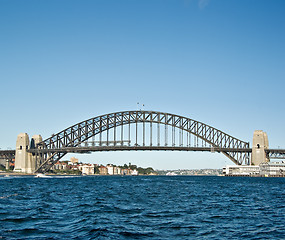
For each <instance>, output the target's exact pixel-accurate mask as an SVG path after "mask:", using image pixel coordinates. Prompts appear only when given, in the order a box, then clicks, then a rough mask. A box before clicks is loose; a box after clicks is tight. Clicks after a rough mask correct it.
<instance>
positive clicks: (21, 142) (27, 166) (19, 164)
mask: <svg viewBox="0 0 285 240" xmlns="http://www.w3.org/2000/svg"><path fill="white" fill-rule="evenodd" d="M41 141H42V137H41V135H34V136H33V137H32V139H31V143H30V142H29V135H28V134H27V133H20V134H19V135H18V138H17V142H16V155H15V169H14V171H15V172H22V173H34V172H35V170H36V160H37V156H36V155H33V154H32V153H28V151H27V150H28V149H30V148H35V146H36V144H38V143H39V142H41Z"/></svg>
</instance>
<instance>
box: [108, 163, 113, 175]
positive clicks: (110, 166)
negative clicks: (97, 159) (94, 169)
mask: <svg viewBox="0 0 285 240" xmlns="http://www.w3.org/2000/svg"><path fill="white" fill-rule="evenodd" d="M106 167H107V169H108V174H109V175H114V166H113V165H110V164H108V165H107V166H106Z"/></svg>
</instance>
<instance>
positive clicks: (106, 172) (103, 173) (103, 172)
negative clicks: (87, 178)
mask: <svg viewBox="0 0 285 240" xmlns="http://www.w3.org/2000/svg"><path fill="white" fill-rule="evenodd" d="M99 173H100V175H107V174H108V169H107V168H106V167H105V166H100V167H99Z"/></svg>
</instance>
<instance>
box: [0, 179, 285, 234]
mask: <svg viewBox="0 0 285 240" xmlns="http://www.w3.org/2000/svg"><path fill="white" fill-rule="evenodd" d="M0 230H1V231H0V239H96V238H98V239H285V178H238V177H236V178H231V177H192V176H179V177H178V176H177V177H176V176H171V177H166V176H165V177H164V176H133V177H131V176H126V177H115V176H114V177H112V176H94V177H71V178H32V177H25V178H24V177H15V178H3V177H2V178H0Z"/></svg>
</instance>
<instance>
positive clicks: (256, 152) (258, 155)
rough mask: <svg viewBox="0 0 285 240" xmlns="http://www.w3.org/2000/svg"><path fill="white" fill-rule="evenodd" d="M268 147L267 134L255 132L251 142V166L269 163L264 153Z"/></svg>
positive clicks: (260, 131) (259, 131)
mask: <svg viewBox="0 0 285 240" xmlns="http://www.w3.org/2000/svg"><path fill="white" fill-rule="evenodd" d="M268 147H269V143H268V136H267V133H266V132H263V131H262V130H255V131H254V133H253V141H252V154H251V165H256V166H258V165H259V164H260V163H264V162H269V158H268V157H267V156H266V152H265V149H268Z"/></svg>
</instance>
